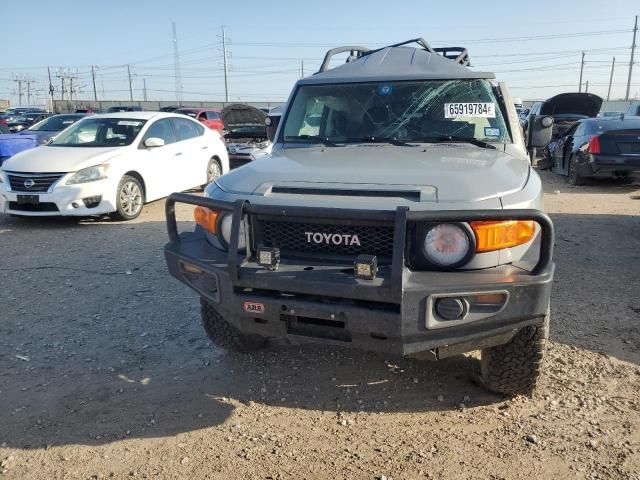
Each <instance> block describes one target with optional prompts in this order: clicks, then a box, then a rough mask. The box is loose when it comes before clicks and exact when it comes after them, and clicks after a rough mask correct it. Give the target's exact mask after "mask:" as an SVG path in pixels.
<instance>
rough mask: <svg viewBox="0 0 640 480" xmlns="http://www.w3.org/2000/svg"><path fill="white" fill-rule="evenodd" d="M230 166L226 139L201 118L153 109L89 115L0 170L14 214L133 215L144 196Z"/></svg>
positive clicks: (0, 189)
mask: <svg viewBox="0 0 640 480" xmlns="http://www.w3.org/2000/svg"><path fill="white" fill-rule="evenodd" d="M228 170H229V160H228V157H227V151H226V148H225V145H224V142H223V141H222V139H221V138H220V136H219V135H217V134H216V133H214V132H213V131H211V130H209V129H207V128H205V127H204V126H202V125H201V124H200V123H199V122H197V121H195V120H192V119H190V118H187V117H185V116H184V115H174V114H170V113H159V112H137V113H113V114H103V115H94V116H89V117H87V118H84V119H82V120H80V121H79V122H77V123H75V124H74V125H72V126H71V127H69V128H68V129H66V130H65V131H64V132H62V133H61V134H60V135H58V136H57V137H56V138H55V139H54V140H53V142H51V143H50V144H49V145H45V146H41V147H39V148H35V149H32V150H27V151H24V152H20V153H18V154H16V155H14V156H13V157H11V158H9V159H8V160H6V161H5V162H4V164H3V165H2V169H0V198H2V199H3V204H4V211H5V212H6V213H9V214H12V215H24V216H46V215H73V216H87V215H97V214H105V213H113V214H114V216H115V217H116V218H119V219H121V220H131V219H134V218H136V217H137V216H138V215H139V214H140V212H141V211H142V207H143V205H144V203H145V202H149V201H152V200H156V199H158V198H162V197H164V196H166V195H169V194H170V193H171V192H176V191H182V190H187V189H191V188H195V187H198V186H201V185H205V184H207V183H209V182H211V181H213V180H214V179H215V178H217V177H218V176H220V175H221V174H223V173H225V172H227V171H228Z"/></svg>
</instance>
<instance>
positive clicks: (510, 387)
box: [480, 312, 549, 396]
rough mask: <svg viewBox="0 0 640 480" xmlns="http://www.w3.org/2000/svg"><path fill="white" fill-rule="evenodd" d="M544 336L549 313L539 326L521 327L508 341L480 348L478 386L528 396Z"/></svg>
mask: <svg viewBox="0 0 640 480" xmlns="http://www.w3.org/2000/svg"><path fill="white" fill-rule="evenodd" d="M547 338H549V312H547V315H546V316H545V319H544V322H543V323H542V324H541V325H537V326H529V327H524V328H523V329H521V330H520V331H518V333H516V334H515V336H514V337H513V338H512V339H511V341H509V343H506V344H504V345H498V346H496V347H491V348H485V349H484V350H482V352H481V359H480V370H481V376H480V380H481V382H482V385H483V386H484V387H485V388H487V389H488V390H491V391H492V392H496V393H501V394H504V395H509V396H513V395H518V394H523V395H530V394H531V393H532V392H533V390H534V389H535V387H536V383H537V381H538V378H539V376H540V373H541V371H542V358H543V357H544V351H545V344H546V341H547Z"/></svg>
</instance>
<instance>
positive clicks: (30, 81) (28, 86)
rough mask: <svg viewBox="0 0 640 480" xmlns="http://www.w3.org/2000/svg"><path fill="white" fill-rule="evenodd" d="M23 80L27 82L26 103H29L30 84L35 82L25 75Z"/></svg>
mask: <svg viewBox="0 0 640 480" xmlns="http://www.w3.org/2000/svg"><path fill="white" fill-rule="evenodd" d="M24 81H25V83H26V84H27V105H31V84H32V83H35V80H33V79H32V78H31V77H26V78H25V80H24Z"/></svg>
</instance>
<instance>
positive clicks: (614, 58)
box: [607, 57, 616, 101]
mask: <svg viewBox="0 0 640 480" xmlns="http://www.w3.org/2000/svg"><path fill="white" fill-rule="evenodd" d="M615 66H616V57H613V61H612V62H611V76H610V77H609V90H607V101H609V97H611V84H612V82H613V69H614V68H615Z"/></svg>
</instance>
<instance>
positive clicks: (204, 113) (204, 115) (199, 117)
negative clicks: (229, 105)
mask: <svg viewBox="0 0 640 480" xmlns="http://www.w3.org/2000/svg"><path fill="white" fill-rule="evenodd" d="M206 119H207V112H200V115H198V120H200V121H201V122H202V121H204V120H206Z"/></svg>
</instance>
